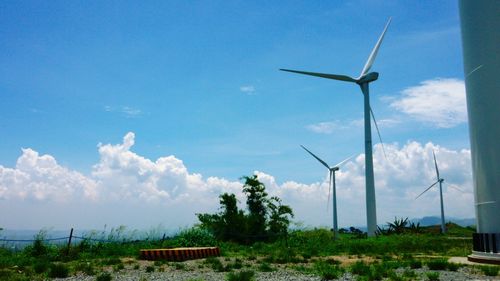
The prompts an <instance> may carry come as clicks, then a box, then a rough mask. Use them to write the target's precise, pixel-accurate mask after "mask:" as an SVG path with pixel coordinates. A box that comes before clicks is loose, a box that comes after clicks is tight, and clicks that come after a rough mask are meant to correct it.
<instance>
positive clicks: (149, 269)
mask: <svg viewBox="0 0 500 281" xmlns="http://www.w3.org/2000/svg"><path fill="white" fill-rule="evenodd" d="M146 272H155V267H154V266H152V265H148V266H146Z"/></svg>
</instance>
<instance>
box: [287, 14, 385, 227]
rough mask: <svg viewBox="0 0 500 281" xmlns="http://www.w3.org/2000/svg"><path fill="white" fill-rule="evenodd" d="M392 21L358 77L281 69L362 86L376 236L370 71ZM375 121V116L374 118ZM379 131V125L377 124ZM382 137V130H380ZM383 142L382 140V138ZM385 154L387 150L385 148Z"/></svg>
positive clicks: (369, 215)
mask: <svg viewBox="0 0 500 281" xmlns="http://www.w3.org/2000/svg"><path fill="white" fill-rule="evenodd" d="M390 22H391V18H389V20H388V21H387V24H386V25H385V28H384V30H383V31H382V34H381V35H380V37H379V38H378V41H377V43H376V44H375V47H374V48H373V50H372V52H371V53H370V56H369V57H368V60H367V61H366V63H365V66H364V67H363V70H362V71H361V74H360V75H359V77H358V78H352V77H350V76H347V75H339V74H327V73H317V72H307V71H298V70H291V69H280V70H282V71H288V72H294V73H299V74H305V75H311V76H317V77H321V78H327V79H333V80H340V81H345V82H352V83H356V84H358V85H359V86H360V88H361V91H362V92H363V96H364V123H365V180H366V220H367V228H368V236H375V231H376V230H377V207H376V200H375V181H374V178H373V152H372V132H371V121H370V114H371V115H372V116H373V111H372V110H371V107H370V96H369V84H370V82H373V81H375V80H377V79H378V72H369V71H370V69H371V67H372V65H373V62H374V61H375V57H376V56H377V53H378V49H379V48H380V45H381V43H382V40H383V39H384V35H385V32H386V31H387V28H388V27H389V24H390ZM373 119H374V121H375V118H373ZM376 128H377V132H378V126H376ZM378 134H379V137H380V132H378ZM381 142H382V140H381ZM384 155H385V150H384Z"/></svg>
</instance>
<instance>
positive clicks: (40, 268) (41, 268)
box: [33, 260, 50, 274]
mask: <svg viewBox="0 0 500 281" xmlns="http://www.w3.org/2000/svg"><path fill="white" fill-rule="evenodd" d="M49 265H50V263H48V262H47V261H43V260H42V261H37V262H35V264H33V270H34V271H35V273H37V274H40V273H44V272H45V271H47V270H48V269H49Z"/></svg>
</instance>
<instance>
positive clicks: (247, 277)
mask: <svg viewBox="0 0 500 281" xmlns="http://www.w3.org/2000/svg"><path fill="white" fill-rule="evenodd" d="M226 279H227V281H251V280H255V272H254V271H252V270H244V271H240V272H229V273H228V274H227V276H226Z"/></svg>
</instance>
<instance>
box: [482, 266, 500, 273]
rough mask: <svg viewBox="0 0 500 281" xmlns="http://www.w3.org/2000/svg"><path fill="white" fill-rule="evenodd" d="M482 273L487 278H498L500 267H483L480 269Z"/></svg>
mask: <svg viewBox="0 0 500 281" xmlns="http://www.w3.org/2000/svg"><path fill="white" fill-rule="evenodd" d="M480 269H481V271H482V272H483V274H484V275H486V276H497V275H498V271H499V270H500V266H487V265H485V266H481V267H480Z"/></svg>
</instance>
